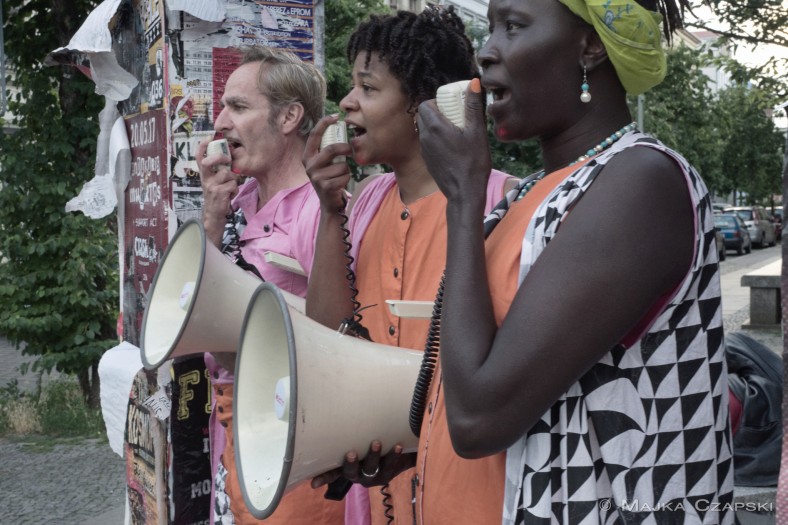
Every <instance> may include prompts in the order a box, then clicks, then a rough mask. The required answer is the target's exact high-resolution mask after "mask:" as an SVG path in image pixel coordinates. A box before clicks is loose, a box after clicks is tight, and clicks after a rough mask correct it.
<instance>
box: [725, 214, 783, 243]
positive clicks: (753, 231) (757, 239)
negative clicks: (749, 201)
mask: <svg viewBox="0 0 788 525" xmlns="http://www.w3.org/2000/svg"><path fill="white" fill-rule="evenodd" d="M725 213H735V214H736V215H738V216H739V217H741V219H742V220H743V221H744V224H745V225H746V226H747V231H748V232H749V233H750V239H751V240H752V243H753V245H755V246H757V247H758V248H763V247H764V246H766V245H767V244H768V245H769V246H774V245H775V244H777V232H775V230H774V222H772V220H771V217H770V215H769V212H767V211H766V208H764V207H763V206H733V207H731V208H725Z"/></svg>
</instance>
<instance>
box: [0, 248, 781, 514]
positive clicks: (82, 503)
mask: <svg viewBox="0 0 788 525" xmlns="http://www.w3.org/2000/svg"><path fill="white" fill-rule="evenodd" d="M780 250H781V247H780V245H778V246H777V247H773V248H766V249H763V250H754V251H753V254H751V255H749V256H741V257H737V256H735V255H732V252H730V254H729V255H728V258H727V260H726V261H724V262H722V263H721V268H722V297H723V319H724V323H725V330H726V332H730V331H735V330H740V329H741V326H742V324H746V323H747V321H748V319H749V291H748V289H747V288H744V287H742V286H741V284H740V283H741V276H742V275H744V274H745V273H747V272H749V271H752V270H754V269H756V268H760V267H762V266H765V265H766V264H768V263H770V262H773V261H776V260H779V259H780ZM746 333H747V334H748V335H750V336H752V337H753V338H755V339H757V340H758V341H760V342H762V343H763V344H765V345H766V346H768V347H769V348H771V349H772V350H774V351H775V352H777V353H780V354H782V351H783V343H782V336H781V332H780V331H779V330H751V329H748V330H746ZM0 356H2V359H3V363H4V366H3V367H1V368H0V388H2V387H4V386H6V385H7V384H8V383H9V382H10V381H12V380H13V379H17V380H18V381H19V386H20V388H23V389H25V390H27V391H31V390H32V389H34V388H36V381H37V379H36V377H35V376H33V375H30V374H28V375H26V376H20V374H19V366H20V365H21V364H22V363H26V362H27V363H29V362H30V361H31V358H29V357H25V356H22V355H21V352H20V351H19V350H17V349H16V348H14V347H13V346H11V345H10V344H9V343H8V341H7V340H6V339H5V338H3V337H0ZM53 379H54V378H53V377H48V376H44V377H43V378H42V381H43V384H46V382H48V381H52V380H53ZM124 493H125V463H124V460H123V459H122V458H121V457H120V456H118V455H117V454H115V453H114V452H113V451H112V450H111V449H110V447H109V445H108V444H107V443H106V441H105V440H96V439H87V440H85V439H81V440H77V441H74V442H60V441H58V442H57V443H56V444H54V445H52V444H50V443H47V442H46V440H44V441H43V442H42V440H41V439H40V438H30V437H6V438H0V525H6V524H7V525H11V524H13V525H33V524H35V525H50V524H51V525H77V524H78V525H120V524H122V523H123V517H124ZM768 522H771V523H774V520H773V516H772V517H771V519H769V518H768V517H767V521H766V522H765V523H768Z"/></svg>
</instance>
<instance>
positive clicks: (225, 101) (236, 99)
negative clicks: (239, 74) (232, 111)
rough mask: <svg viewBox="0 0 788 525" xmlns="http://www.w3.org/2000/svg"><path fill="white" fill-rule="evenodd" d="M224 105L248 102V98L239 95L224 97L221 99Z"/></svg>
mask: <svg viewBox="0 0 788 525" xmlns="http://www.w3.org/2000/svg"><path fill="white" fill-rule="evenodd" d="M219 103H220V104H221V105H222V106H237V105H238V104H244V103H246V99H245V98H243V97H239V96H234V97H227V98H224V97H222V100H220V101H219Z"/></svg>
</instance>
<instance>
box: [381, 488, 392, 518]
mask: <svg viewBox="0 0 788 525" xmlns="http://www.w3.org/2000/svg"><path fill="white" fill-rule="evenodd" d="M380 493H381V494H382V495H383V508H384V509H385V510H384V511H383V515H384V516H385V517H386V520H387V521H386V523H387V524H388V525H391V524H392V523H394V505H392V504H391V492H389V484H388V483H386V484H385V485H383V486H382V487H380Z"/></svg>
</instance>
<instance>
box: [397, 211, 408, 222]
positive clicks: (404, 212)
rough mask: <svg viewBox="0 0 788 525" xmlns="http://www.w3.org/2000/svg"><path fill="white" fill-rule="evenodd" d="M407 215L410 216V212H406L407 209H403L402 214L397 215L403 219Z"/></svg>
mask: <svg viewBox="0 0 788 525" xmlns="http://www.w3.org/2000/svg"><path fill="white" fill-rule="evenodd" d="M408 217H410V213H408V210H405V211H403V212H402V214H400V216H399V218H400V219H402V220H403V221H404V220H406V219H407V218H408Z"/></svg>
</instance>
